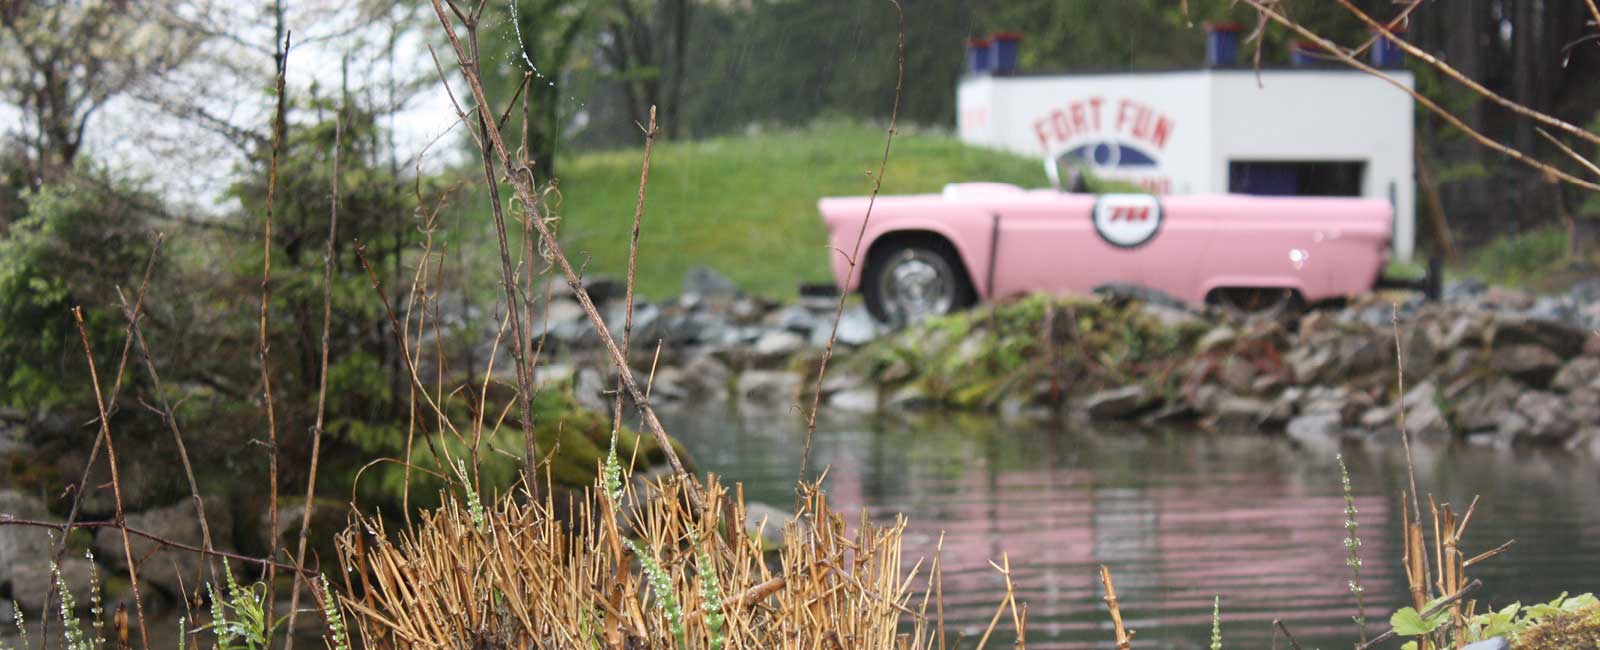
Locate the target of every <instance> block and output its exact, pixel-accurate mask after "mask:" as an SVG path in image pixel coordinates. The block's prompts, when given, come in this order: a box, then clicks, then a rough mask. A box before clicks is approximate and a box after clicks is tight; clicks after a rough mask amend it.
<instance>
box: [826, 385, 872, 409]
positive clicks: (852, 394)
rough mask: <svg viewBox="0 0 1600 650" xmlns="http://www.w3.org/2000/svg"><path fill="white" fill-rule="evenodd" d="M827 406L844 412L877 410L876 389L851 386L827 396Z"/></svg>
mask: <svg viewBox="0 0 1600 650" xmlns="http://www.w3.org/2000/svg"><path fill="white" fill-rule="evenodd" d="M828 408H830V409H833V410H836V411H843V412H846V413H871V412H873V411H876V410H878V391H877V390H875V389H872V388H866V387H861V388H851V389H847V390H841V391H839V392H836V393H834V394H832V395H829V396H828Z"/></svg>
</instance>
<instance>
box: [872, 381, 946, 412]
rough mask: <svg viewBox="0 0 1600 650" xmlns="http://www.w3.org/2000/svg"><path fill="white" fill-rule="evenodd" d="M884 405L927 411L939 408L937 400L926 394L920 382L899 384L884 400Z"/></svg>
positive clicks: (905, 409)
mask: <svg viewBox="0 0 1600 650" xmlns="http://www.w3.org/2000/svg"><path fill="white" fill-rule="evenodd" d="M884 403H885V405H887V406H889V407H890V408H894V409H899V410H902V411H927V410H931V409H936V408H939V406H940V404H939V400H938V399H935V398H934V397H933V396H931V395H929V394H928V389H926V388H923V386H922V384H908V385H905V386H901V387H900V388H899V389H897V390H895V391H894V392H893V393H891V394H890V395H889V397H888V399H886V400H884Z"/></svg>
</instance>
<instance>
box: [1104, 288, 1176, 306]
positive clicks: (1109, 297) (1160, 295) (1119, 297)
mask: <svg viewBox="0 0 1600 650" xmlns="http://www.w3.org/2000/svg"><path fill="white" fill-rule="evenodd" d="M1094 294H1095V295H1097V296H1100V299H1101V300H1104V301H1105V302H1107V303H1109V304H1112V305H1124V304H1127V303H1129V302H1142V303H1145V304H1150V305H1160V306H1162V307H1170V308H1173V309H1178V310H1182V309H1183V308H1184V303H1183V301H1182V300H1179V299H1177V298H1174V297H1172V296H1171V295H1170V294H1167V293H1165V292H1163V291H1159V290H1156V289H1151V288H1148V287H1142V286H1139V285H1136V284H1128V283H1124V282H1113V283H1111V284H1104V285H1100V286H1098V287H1095V289H1094Z"/></svg>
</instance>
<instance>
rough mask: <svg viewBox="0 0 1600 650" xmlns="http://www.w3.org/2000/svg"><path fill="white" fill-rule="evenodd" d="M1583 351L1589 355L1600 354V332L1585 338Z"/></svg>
mask: <svg viewBox="0 0 1600 650" xmlns="http://www.w3.org/2000/svg"><path fill="white" fill-rule="evenodd" d="M1597 327H1600V326H1597ZM1583 353H1584V354H1585V355H1589V356H1594V355H1600V332H1596V333H1594V334H1592V335H1590V336H1589V338H1587V339H1584V341H1583Z"/></svg>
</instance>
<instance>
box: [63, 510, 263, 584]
mask: <svg viewBox="0 0 1600 650" xmlns="http://www.w3.org/2000/svg"><path fill="white" fill-rule="evenodd" d="M205 503H206V506H207V507H206V519H207V521H208V523H210V528H211V539H212V543H213V544H215V546H216V548H218V549H221V550H229V549H231V548H232V547H233V544H232V536H231V535H230V533H229V531H232V530H233V510H232V509H231V508H229V507H228V502H227V501H226V500H224V499H222V498H219V497H208V498H206V499H205ZM127 519H128V527H130V528H137V529H139V530H142V531H145V532H147V533H150V534H152V535H155V536H157V537H160V538H163V539H168V540H172V541H175V542H182V543H185V544H191V545H194V546H200V545H201V543H202V539H201V534H200V522H199V519H198V518H197V517H196V515H195V510H194V501H193V500H191V499H182V500H180V501H178V502H177V503H173V504H172V505H169V506H166V507H162V508H155V509H152V510H146V511H144V512H139V513H134V514H131V515H128V518H127ZM130 544H131V546H132V549H133V557H134V558H135V560H136V561H138V562H139V581H140V583H144V582H149V583H150V584H152V585H154V586H156V587H158V588H160V589H161V590H162V591H165V592H167V593H169V594H181V593H182V591H181V587H180V585H188V586H191V587H192V586H194V585H195V584H196V582H195V580H196V577H197V576H200V575H201V573H200V568H201V567H202V566H204V565H205V561H204V560H203V559H202V558H201V557H200V556H198V555H196V554H194V553H186V552H181V551H176V550H172V549H164V548H161V547H160V546H158V545H156V543H155V542H152V541H150V540H147V539H144V538H140V537H134V538H132V539H131V540H130ZM94 550H95V554H96V555H99V556H100V559H101V561H104V562H107V563H109V564H110V565H112V566H114V567H116V568H118V569H125V568H126V566H127V565H126V560H125V559H124V554H123V549H122V534H121V533H120V532H118V531H117V530H115V529H111V528H101V529H100V530H98V531H96V532H95V535H94ZM180 575H181V576H182V578H181V579H180V577H179V576H180Z"/></svg>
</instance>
